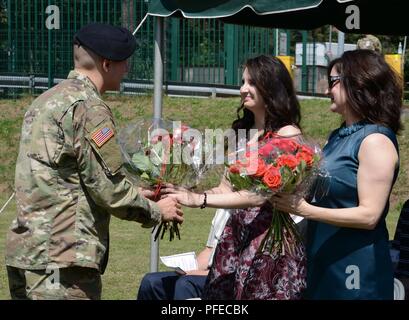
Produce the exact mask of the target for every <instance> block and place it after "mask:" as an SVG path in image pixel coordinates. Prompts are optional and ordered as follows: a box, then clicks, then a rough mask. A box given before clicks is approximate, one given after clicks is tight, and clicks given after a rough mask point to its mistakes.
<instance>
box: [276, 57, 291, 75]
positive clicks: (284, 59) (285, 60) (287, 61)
mask: <svg viewBox="0 0 409 320" xmlns="http://www.w3.org/2000/svg"><path fill="white" fill-rule="evenodd" d="M277 58H278V59H280V60H281V62H282V63H284V65H285V67H286V68H287V70H288V72H289V73H290V75H291V78H293V79H294V69H295V64H294V57H292V56H277Z"/></svg>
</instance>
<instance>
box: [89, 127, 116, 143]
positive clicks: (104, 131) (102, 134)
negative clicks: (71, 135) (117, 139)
mask: <svg viewBox="0 0 409 320" xmlns="http://www.w3.org/2000/svg"><path fill="white" fill-rule="evenodd" d="M113 136H114V131H113V130H112V129H111V128H108V127H102V128H101V129H98V130H97V131H95V132H94V133H93V134H92V136H91V138H92V140H93V141H94V142H95V144H96V145H97V146H98V148H101V147H102V146H103V145H104V144H105V143H106V142H107V141H108V140H109V139H111V138H112V137H113Z"/></svg>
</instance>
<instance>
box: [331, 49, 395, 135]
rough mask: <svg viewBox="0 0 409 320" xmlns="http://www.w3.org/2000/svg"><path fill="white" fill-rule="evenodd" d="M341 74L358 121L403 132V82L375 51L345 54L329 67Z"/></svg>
mask: <svg viewBox="0 0 409 320" xmlns="http://www.w3.org/2000/svg"><path fill="white" fill-rule="evenodd" d="M333 68H335V70H336V71H337V72H338V74H339V75H341V85H342V87H343V88H344V90H345V94H346V99H347V103H348V106H349V107H350V108H351V110H352V112H354V114H355V115H356V116H358V117H359V118H362V119H363V120H367V121H368V122H370V123H374V124H380V125H383V126H385V127H388V128H390V129H392V130H393V131H394V132H395V133H398V131H399V130H401V129H402V123H401V120H400V115H401V108H402V79H401V78H400V77H399V75H398V74H397V73H396V72H395V71H394V70H392V68H391V67H390V66H389V65H388V63H387V62H386V61H385V59H384V58H383V56H382V55H380V54H379V53H376V52H374V51H372V50H354V51H346V52H344V54H343V55H342V56H341V57H340V58H338V59H335V60H333V61H331V63H330V64H329V66H328V77H329V75H330V73H331V70H332V69H333Z"/></svg>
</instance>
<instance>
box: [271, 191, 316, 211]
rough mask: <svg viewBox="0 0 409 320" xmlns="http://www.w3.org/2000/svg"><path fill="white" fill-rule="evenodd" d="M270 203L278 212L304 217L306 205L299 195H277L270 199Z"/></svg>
mask: <svg viewBox="0 0 409 320" xmlns="http://www.w3.org/2000/svg"><path fill="white" fill-rule="evenodd" d="M270 202H272V203H273V205H274V206H275V208H277V209H278V210H281V211H284V212H289V213H293V214H296V215H299V216H304V215H305V209H306V206H307V205H308V203H307V202H306V201H305V199H304V198H303V197H302V196H301V195H297V194H289V193H284V192H282V193H277V194H276V195H274V196H273V197H271V199H270Z"/></svg>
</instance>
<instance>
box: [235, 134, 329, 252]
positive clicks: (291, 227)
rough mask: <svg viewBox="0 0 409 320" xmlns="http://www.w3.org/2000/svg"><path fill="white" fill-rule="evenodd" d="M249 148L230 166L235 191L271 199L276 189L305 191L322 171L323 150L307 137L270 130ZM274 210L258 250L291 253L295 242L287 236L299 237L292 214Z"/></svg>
mask: <svg viewBox="0 0 409 320" xmlns="http://www.w3.org/2000/svg"><path fill="white" fill-rule="evenodd" d="M247 147H249V149H250V150H249V151H245V152H244V151H242V152H240V153H239V152H238V153H237V154H236V159H237V160H236V161H235V162H234V163H232V164H231V165H228V170H227V178H228V180H229V181H230V183H231V184H232V186H233V187H234V188H235V189H236V190H248V191H251V192H255V193H258V194H262V195H264V196H266V197H268V198H269V197H271V196H272V195H274V194H275V193H277V192H288V193H293V192H301V193H303V194H305V193H306V192H307V191H308V190H309V187H310V186H311V184H312V183H313V181H314V180H315V177H317V176H318V174H319V173H320V172H319V163H320V160H321V158H322V153H321V149H320V148H319V147H318V145H316V144H314V143H309V142H306V141H305V140H304V139H295V138H283V137H280V136H277V135H276V134H273V133H271V132H270V133H267V134H266V135H265V136H264V138H263V139H261V140H260V141H259V142H257V143H256V144H255V145H247ZM246 150H247V149H246ZM273 210H274V212H273V217H272V221H271V226H270V228H269V230H268V233H267V235H266V237H265V238H264V240H263V242H262V243H261V245H260V249H259V250H261V251H262V252H266V251H267V252H269V253H272V251H273V250H276V251H278V252H280V253H282V254H284V253H285V252H286V251H287V252H290V253H291V251H292V245H291V243H293V241H288V238H289V237H290V238H291V237H296V238H297V239H298V240H300V236H299V234H298V232H297V229H296V227H295V223H294V221H293V219H292V218H291V216H290V215H289V214H283V213H280V212H277V211H276V210H275V209H273ZM285 235H286V236H285Z"/></svg>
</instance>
